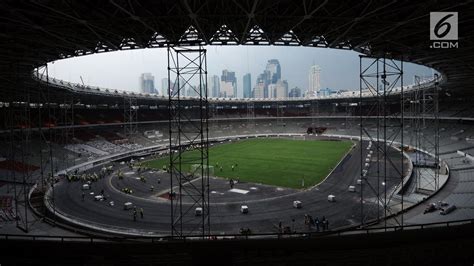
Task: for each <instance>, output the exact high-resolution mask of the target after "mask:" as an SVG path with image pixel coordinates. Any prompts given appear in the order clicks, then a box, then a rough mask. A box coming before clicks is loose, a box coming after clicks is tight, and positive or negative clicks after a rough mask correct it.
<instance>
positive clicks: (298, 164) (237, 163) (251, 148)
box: [142, 139, 352, 188]
mask: <svg viewBox="0 0 474 266" xmlns="http://www.w3.org/2000/svg"><path fill="white" fill-rule="evenodd" d="M351 147H352V142H350V141H322V140H313V141H309V140H291V139H248V140H241V141H235V142H228V143H225V144H219V145H215V146H212V147H210V148H209V165H212V166H214V176H219V177H223V178H229V179H230V178H233V179H238V180H240V181H246V182H253V183H262V184H268V185H275V186H281V187H290V188H307V187H311V186H313V185H315V184H318V183H319V182H321V181H322V180H323V179H324V178H325V177H326V176H327V175H328V174H329V172H330V171H331V170H332V169H333V168H334V167H335V166H336V165H337V163H338V162H339V161H340V160H341V159H342V156H344V154H346V152H347V151H348V150H349V149H350V148H351ZM197 155H198V153H197V152H196V151H188V152H186V153H184V154H183V157H182V158H183V161H184V160H185V159H187V158H193V157H196V156H197ZM168 164H169V158H168V157H164V158H160V159H156V160H151V161H147V162H144V163H143V164H142V165H143V166H147V167H152V168H158V169H162V167H163V165H168ZM232 165H234V169H233V170H232ZM182 167H183V170H184V171H189V170H190V168H191V164H189V165H187V164H184V165H183V164H182Z"/></svg>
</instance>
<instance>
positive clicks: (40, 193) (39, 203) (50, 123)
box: [30, 65, 73, 221]
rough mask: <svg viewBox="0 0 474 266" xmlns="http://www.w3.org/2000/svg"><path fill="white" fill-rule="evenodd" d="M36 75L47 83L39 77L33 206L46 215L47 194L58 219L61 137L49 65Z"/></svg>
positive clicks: (40, 68) (54, 219)
mask: <svg viewBox="0 0 474 266" xmlns="http://www.w3.org/2000/svg"><path fill="white" fill-rule="evenodd" d="M36 75H37V77H40V76H44V77H45V80H46V84H45V85H44V84H43V82H42V81H40V79H38V90H37V92H38V93H39V97H40V99H41V103H42V104H40V105H39V106H37V121H38V134H39V147H40V152H39V154H40V176H39V180H38V182H39V186H37V188H36V190H34V191H33V193H32V195H31V199H30V201H31V204H32V206H33V207H34V208H36V209H38V210H40V214H42V215H44V214H46V209H45V206H44V200H43V197H45V196H46V197H47V198H46V201H47V202H48V203H49V204H50V206H51V207H52V209H53V215H52V216H51V217H52V219H53V221H56V215H55V212H56V208H55V197H54V178H53V176H54V173H55V168H57V163H58V162H57V160H55V157H54V156H53V154H54V151H53V142H58V141H59V140H60V138H58V137H57V133H55V132H54V130H53V127H54V126H55V125H56V124H57V122H56V121H54V120H53V119H54V117H56V116H55V114H54V110H55V109H56V108H54V106H53V107H51V101H50V86H49V71H48V65H45V66H43V67H38V68H37V69H36ZM71 108H72V107H71ZM71 113H72V112H71ZM72 114H73V113H72ZM65 130H69V129H65ZM71 130H73V129H71ZM72 134H73V133H72ZM37 184H38V183H37ZM49 187H51V193H50V194H46V191H47V190H48V188H49Z"/></svg>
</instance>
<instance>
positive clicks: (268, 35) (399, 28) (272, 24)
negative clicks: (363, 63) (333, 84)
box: [0, 0, 474, 98]
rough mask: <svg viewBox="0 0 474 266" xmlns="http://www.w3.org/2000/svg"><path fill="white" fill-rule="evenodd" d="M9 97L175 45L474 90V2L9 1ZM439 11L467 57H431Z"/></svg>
mask: <svg viewBox="0 0 474 266" xmlns="http://www.w3.org/2000/svg"><path fill="white" fill-rule="evenodd" d="M0 6H1V16H0V23H1V26H0V27H1V34H0V95H1V96H2V98H4V97H6V96H8V95H10V96H11V95H12V94H11V92H12V88H15V90H14V91H15V92H16V95H17V96H18V95H20V93H22V89H23V90H25V89H26V88H27V87H28V84H31V81H32V76H31V73H32V71H33V69H34V68H35V67H38V66H41V65H44V64H45V63H47V62H50V61H53V60H57V59H60V58H67V57H71V56H81V55H87V54H92V53H100V52H108V51H114V50H127V49H138V48H146V47H148V48H150V47H166V46H167V45H180V46H186V45H197V44H211V45H237V44H241V45H289V46H290V45H292V46H315V47H326V48H338V49H353V50H356V51H359V52H362V53H365V54H373V55H380V54H387V55H388V56H390V57H394V58H399V57H403V58H404V60H406V61H410V62H414V63H419V64H423V65H426V66H430V67H433V68H435V69H437V70H438V71H439V72H441V73H442V75H443V77H444V80H445V81H446V83H444V85H443V86H444V88H447V89H452V90H464V91H468V90H470V89H471V88H472V86H473V85H472V84H474V82H473V81H474V54H473V53H472V48H473V46H472V43H473V36H472V35H470V33H472V32H474V29H473V28H474V27H473V23H472V16H471V15H474V4H473V1H435V0H433V1H423V2H421V1H408V0H406V1H395V0H393V1H328V0H326V1H313V0H291V1H290V0H260V1H258V0H233V1H230V0H207V1H205V0H201V1H191V0H188V1H186V0H179V1H178V0H176V1H174V0H173V1H171V0H147V1H138V0H109V1H92V0H80V1H74V0H69V1H46V0H36V1H17V0H10V1H1V2H0ZM432 11H457V12H459V48H453V49H431V48H430V47H429V45H430V39H429V28H430V25H429V21H430V12H432Z"/></svg>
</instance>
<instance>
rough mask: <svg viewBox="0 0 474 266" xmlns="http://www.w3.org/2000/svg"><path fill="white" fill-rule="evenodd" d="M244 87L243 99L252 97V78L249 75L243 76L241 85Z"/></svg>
mask: <svg viewBox="0 0 474 266" xmlns="http://www.w3.org/2000/svg"><path fill="white" fill-rule="evenodd" d="M242 84H243V85H244V98H251V97H252V76H251V75H250V73H247V74H245V75H244V78H243V83H242Z"/></svg>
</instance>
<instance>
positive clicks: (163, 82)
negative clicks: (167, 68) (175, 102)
mask: <svg viewBox="0 0 474 266" xmlns="http://www.w3.org/2000/svg"><path fill="white" fill-rule="evenodd" d="M172 86H173V85H171V87H172ZM161 95H163V96H168V79H167V78H164V79H162V80H161Z"/></svg>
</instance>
